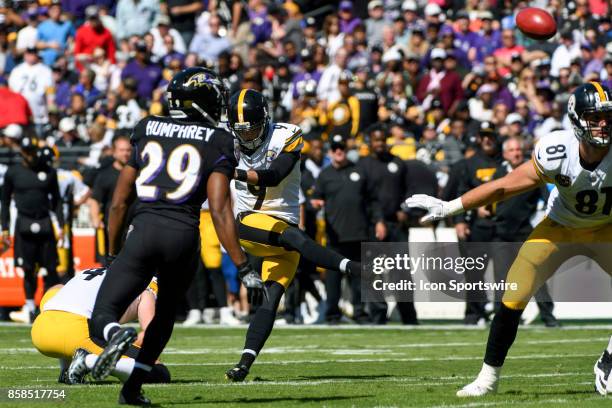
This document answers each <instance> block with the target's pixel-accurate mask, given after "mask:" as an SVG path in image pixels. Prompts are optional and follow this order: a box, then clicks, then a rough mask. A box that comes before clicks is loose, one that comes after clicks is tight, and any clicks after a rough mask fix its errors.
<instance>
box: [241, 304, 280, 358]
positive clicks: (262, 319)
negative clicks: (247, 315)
mask: <svg viewBox="0 0 612 408" xmlns="http://www.w3.org/2000/svg"><path fill="white" fill-rule="evenodd" d="M275 318H276V311H272V310H270V309H266V308H263V307H260V308H259V309H257V312H256V313H255V317H254V318H253V321H252V322H251V324H250V325H249V329H248V330H247V335H246V341H245V342H244V348H245V350H252V351H254V352H255V353H256V354H259V352H260V351H261V349H262V348H263V346H264V344H265V343H266V340H268V336H270V333H271V332H272V328H273V327H274V319H275ZM254 361H255V356H254V355H253V353H243V354H242V358H241V359H240V364H244V365H246V366H247V367H249V368H250V367H251V365H252V364H253V362H254Z"/></svg>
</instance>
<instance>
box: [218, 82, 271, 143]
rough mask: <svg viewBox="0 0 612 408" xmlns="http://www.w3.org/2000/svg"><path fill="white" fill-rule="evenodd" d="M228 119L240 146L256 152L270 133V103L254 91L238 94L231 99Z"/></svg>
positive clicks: (249, 90) (246, 90)
mask: <svg viewBox="0 0 612 408" xmlns="http://www.w3.org/2000/svg"><path fill="white" fill-rule="evenodd" d="M227 119H228V121H229V125H230V128H231V129H232V131H233V132H234V134H235V135H236V137H237V138H238V143H239V144H240V146H241V147H243V148H245V149H246V150H251V151H252V150H255V149H257V148H258V147H259V146H260V145H261V144H262V143H263V141H264V140H265V137H266V134H267V132H268V126H269V123H270V116H269V115H268V101H267V100H266V97H265V96H263V95H262V94H261V93H260V92H257V91H255V90H254V89H243V90H241V91H239V92H236V93H235V94H234V95H232V97H231V98H230V102H229V111H228V114H227Z"/></svg>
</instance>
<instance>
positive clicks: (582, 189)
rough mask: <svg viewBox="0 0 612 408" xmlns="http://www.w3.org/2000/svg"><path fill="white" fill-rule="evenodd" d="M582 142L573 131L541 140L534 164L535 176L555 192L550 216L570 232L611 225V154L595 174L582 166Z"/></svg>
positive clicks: (551, 202)
mask: <svg viewBox="0 0 612 408" xmlns="http://www.w3.org/2000/svg"><path fill="white" fill-rule="evenodd" d="M579 146H580V141H579V140H578V139H577V138H576V136H575V135H574V133H573V132H572V131H571V130H559V131H556V132H552V133H550V134H549V135H547V136H544V137H542V138H541V139H540V140H539V142H538V143H537V144H536V146H535V149H534V151H533V156H532V160H533V163H534V165H535V168H536V172H537V173H538V175H539V176H540V178H542V179H543V180H544V181H546V182H548V183H553V184H554V185H555V187H556V188H554V189H553V190H552V192H551V193H550V197H549V198H548V208H547V211H546V212H547V215H548V217H550V218H551V219H552V220H554V221H556V222H558V223H559V224H561V225H564V226H566V227H570V228H592V227H597V226H600V225H604V224H607V223H609V222H610V221H612V218H611V217H610V213H611V212H612V153H610V152H608V154H607V155H606V156H605V157H604V159H603V160H602V161H601V163H599V165H598V166H597V167H596V168H595V169H594V170H593V171H589V170H586V169H584V168H583V167H582V166H581V164H580V154H579V151H578V148H579Z"/></svg>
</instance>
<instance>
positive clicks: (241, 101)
mask: <svg viewBox="0 0 612 408" xmlns="http://www.w3.org/2000/svg"><path fill="white" fill-rule="evenodd" d="M247 91H248V89H243V90H242V91H240V95H238V123H242V122H244V109H243V107H242V105H243V104H244V95H246V93H247Z"/></svg>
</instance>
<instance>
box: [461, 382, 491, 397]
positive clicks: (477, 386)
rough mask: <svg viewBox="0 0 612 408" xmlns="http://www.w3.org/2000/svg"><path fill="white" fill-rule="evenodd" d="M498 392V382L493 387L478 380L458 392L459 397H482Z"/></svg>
mask: <svg viewBox="0 0 612 408" xmlns="http://www.w3.org/2000/svg"><path fill="white" fill-rule="evenodd" d="M496 392H497V382H496V383H494V384H491V385H487V384H484V383H482V382H480V381H478V380H476V381H474V382H472V383H470V384H468V385H466V386H465V387H463V388H462V389H460V390H459V391H457V396H458V397H462V398H463V397H482V396H484V395H487V394H495V393H496Z"/></svg>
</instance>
